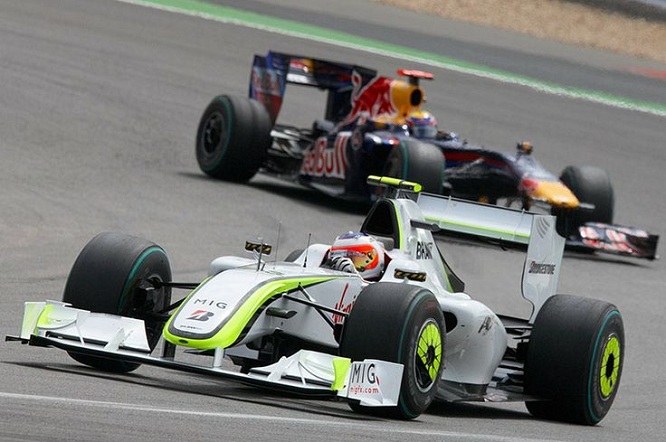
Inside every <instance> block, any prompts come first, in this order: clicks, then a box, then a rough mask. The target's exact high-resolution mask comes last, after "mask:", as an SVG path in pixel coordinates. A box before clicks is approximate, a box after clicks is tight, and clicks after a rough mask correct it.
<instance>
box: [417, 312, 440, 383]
mask: <svg viewBox="0 0 666 442" xmlns="http://www.w3.org/2000/svg"><path fill="white" fill-rule="evenodd" d="M442 350H443V349H442V336H441V333H440V328H439V326H438V325H437V323H436V322H435V321H433V320H429V321H427V322H426V323H425V324H424V325H423V327H422V328H421V332H420V333H419V338H418V347H417V350H416V361H415V362H416V364H415V367H414V369H415V371H416V379H417V384H418V386H419V388H420V389H422V390H427V389H429V388H430V387H431V386H432V385H433V384H434V383H435V382H436V381H437V374H438V373H439V368H440V367H441V365H442Z"/></svg>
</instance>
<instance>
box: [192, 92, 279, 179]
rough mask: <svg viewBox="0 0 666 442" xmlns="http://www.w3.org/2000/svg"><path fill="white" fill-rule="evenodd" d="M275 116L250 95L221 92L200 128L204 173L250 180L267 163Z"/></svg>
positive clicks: (198, 144)
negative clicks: (272, 116) (222, 93)
mask: <svg viewBox="0 0 666 442" xmlns="http://www.w3.org/2000/svg"><path fill="white" fill-rule="evenodd" d="M272 127H273V125H272V123H271V118H270V116H269V114H268V112H267V111H266V109H265V108H264V106H263V105H262V104H261V103H259V102H258V101H256V100H252V99H249V98H240V97H231V96H228V95H220V96H218V97H215V98H214V99H213V100H212V101H211V103H210V104H209V105H208V107H207V108H206V110H205V111H204V113H203V115H202V116H201V120H200V122H199V128H198V130H197V140H196V155H197V161H198V162H199V167H200V168H201V170H202V171H203V172H205V173H206V174H208V175H210V176H212V177H213V178H218V179H222V180H227V181H234V182H246V181H248V180H249V179H250V178H252V177H253V176H254V175H255V174H256V173H257V171H258V170H259V168H260V167H261V166H262V164H263V163H264V161H265V159H266V156H267V153H268V149H269V148H270V145H271V142H272V138H271V130H272Z"/></svg>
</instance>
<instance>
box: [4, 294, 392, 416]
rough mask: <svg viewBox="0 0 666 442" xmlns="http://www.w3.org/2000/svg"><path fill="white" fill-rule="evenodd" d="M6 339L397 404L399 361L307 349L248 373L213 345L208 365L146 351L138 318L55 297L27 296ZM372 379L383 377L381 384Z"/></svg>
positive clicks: (290, 390) (311, 393) (306, 393)
mask: <svg viewBox="0 0 666 442" xmlns="http://www.w3.org/2000/svg"><path fill="white" fill-rule="evenodd" d="M5 340H7V341H19V342H22V343H24V344H29V345H33V346H39V347H55V348H59V349H62V350H65V351H67V352H70V353H79V354H85V355H90V356H95V357H100V358H105V359H112V360H119V361H126V362H132V363H139V364H146V365H154V366H158V367H163V368H169V369H173V370H179V371H184V372H189V373H196V374H203V375H208V376H213V377H216V378H220V379H225V380H231V381H236V382H239V383H242V384H245V385H251V386H255V387H261V388H266V389H270V390H276V391H281V392H285V393H290V394H297V395H300V396H308V397H320V398H326V397H329V398H331V397H339V398H345V399H349V400H355V401H359V402H360V404H361V405H365V406H368V407H382V406H384V407H386V406H396V405H397V403H398V396H399V394H400V385H401V380H402V372H403V365H402V364H395V363H391V362H387V361H380V360H372V359H366V360H363V361H354V362H352V361H351V360H349V359H348V358H343V357H339V356H334V355H330V354H326V353H319V352H314V351H306V350H301V351H299V352H297V353H295V354H294V355H292V356H290V357H283V358H282V359H280V360H279V361H278V362H276V363H274V364H272V365H269V366H266V367H260V368H254V369H252V370H250V371H249V372H248V373H247V374H245V373H240V372H236V371H232V370H229V369H225V368H223V367H222V359H223V356H224V350H223V349H215V350H214V355H215V356H214V357H213V362H212V364H211V365H209V366H205V365H198V364H192V363H190V362H184V361H177V360H176V359H175V356H172V355H167V354H165V355H163V356H153V355H151V354H150V349H149V348H148V346H147V339H146V336H145V328H144V326H143V321H141V320H138V319H133V318H126V317H121V316H116V315H109V314H102V313H92V312H89V311H86V310H80V309H76V308H73V307H71V306H69V305H68V304H64V303H61V302H57V301H47V302H26V303H25V309H24V316H23V323H22V327H21V333H20V335H19V336H7V337H6V338H5ZM165 353H166V352H165ZM377 379H383V380H384V381H383V382H382V383H381V384H380V383H379V382H377V381H376V380H377Z"/></svg>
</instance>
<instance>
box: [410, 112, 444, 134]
mask: <svg viewBox="0 0 666 442" xmlns="http://www.w3.org/2000/svg"><path fill="white" fill-rule="evenodd" d="M406 120H407V127H408V128H409V131H410V132H411V134H412V135H413V136H415V137H416V138H435V137H436V136H437V120H436V119H435V116H434V115H433V114H431V113H430V112H427V111H423V110H418V111H414V112H412V113H411V114H409V115H408V116H407V119H406Z"/></svg>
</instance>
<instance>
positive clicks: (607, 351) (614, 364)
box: [599, 335, 621, 399]
mask: <svg viewBox="0 0 666 442" xmlns="http://www.w3.org/2000/svg"><path fill="white" fill-rule="evenodd" d="M620 357H621V349H620V340H619V339H618V337H617V336H616V335H612V336H610V338H609V339H608V341H606V345H605V346H604V350H603V353H602V356H601V367H600V372H599V390H600V392H601V397H602V398H604V399H607V398H608V397H609V396H610V395H611V394H612V393H613V391H614V390H615V386H616V385H617V380H618V376H619V375H620Z"/></svg>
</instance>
